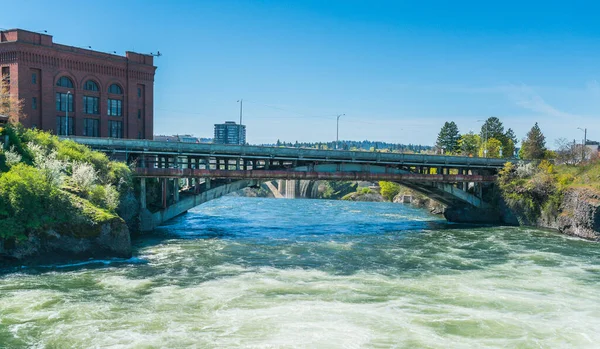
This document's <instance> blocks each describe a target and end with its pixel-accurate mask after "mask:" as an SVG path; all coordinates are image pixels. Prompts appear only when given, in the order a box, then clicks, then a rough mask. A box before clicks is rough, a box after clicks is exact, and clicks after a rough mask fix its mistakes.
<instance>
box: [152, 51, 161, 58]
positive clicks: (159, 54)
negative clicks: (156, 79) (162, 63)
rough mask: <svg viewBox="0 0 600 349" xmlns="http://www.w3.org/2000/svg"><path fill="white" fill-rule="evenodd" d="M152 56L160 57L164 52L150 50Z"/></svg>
mask: <svg viewBox="0 0 600 349" xmlns="http://www.w3.org/2000/svg"><path fill="white" fill-rule="evenodd" d="M150 56H154V57H160V56H162V53H160V51H156V53H154V52H150Z"/></svg>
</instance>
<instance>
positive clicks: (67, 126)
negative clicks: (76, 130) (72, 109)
mask: <svg viewBox="0 0 600 349" xmlns="http://www.w3.org/2000/svg"><path fill="white" fill-rule="evenodd" d="M69 95H71V91H67V100H66V102H65V119H66V120H65V128H66V130H65V134H66V135H67V137H68V136H69Z"/></svg>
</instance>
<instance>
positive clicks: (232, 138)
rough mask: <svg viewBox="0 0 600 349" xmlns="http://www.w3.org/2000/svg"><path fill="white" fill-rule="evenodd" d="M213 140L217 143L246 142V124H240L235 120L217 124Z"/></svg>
mask: <svg viewBox="0 0 600 349" xmlns="http://www.w3.org/2000/svg"><path fill="white" fill-rule="evenodd" d="M240 138H241V139H240ZM213 142H214V143H217V144H246V125H239V124H236V123H235V122H234V121H226V122H225V123H224V124H215V138H214V140H213Z"/></svg>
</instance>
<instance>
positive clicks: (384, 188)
mask: <svg viewBox="0 0 600 349" xmlns="http://www.w3.org/2000/svg"><path fill="white" fill-rule="evenodd" d="M379 187H380V188H381V190H380V193H381V196H383V197H384V198H385V199H386V200H387V201H393V200H394V197H396V195H398V194H399V193H400V186H399V185H398V184H396V183H394V182H385V181H380V182H379Z"/></svg>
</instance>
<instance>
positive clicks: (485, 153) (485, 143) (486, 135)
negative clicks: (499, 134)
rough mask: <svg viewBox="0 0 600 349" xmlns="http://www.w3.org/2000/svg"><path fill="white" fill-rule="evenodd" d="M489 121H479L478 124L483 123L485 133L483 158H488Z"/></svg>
mask: <svg viewBox="0 0 600 349" xmlns="http://www.w3.org/2000/svg"><path fill="white" fill-rule="evenodd" d="M486 121H487V120H477V122H483V126H484V127H485V129H484V130H485V131H484V132H483V156H484V157H486V158H487V138H488V125H487V122H486Z"/></svg>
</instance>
